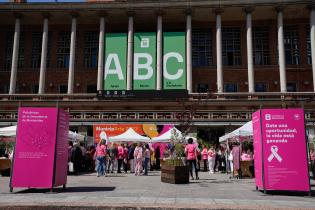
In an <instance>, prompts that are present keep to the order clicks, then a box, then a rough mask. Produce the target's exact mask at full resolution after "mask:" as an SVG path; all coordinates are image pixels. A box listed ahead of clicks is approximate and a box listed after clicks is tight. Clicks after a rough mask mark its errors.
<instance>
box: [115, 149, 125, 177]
mask: <svg viewBox="0 0 315 210" xmlns="http://www.w3.org/2000/svg"><path fill="white" fill-rule="evenodd" d="M117 149H118V155H117V161H118V168H117V173H121V166H122V164H123V160H124V154H125V152H124V148H123V147H122V144H120V145H118V148H117Z"/></svg>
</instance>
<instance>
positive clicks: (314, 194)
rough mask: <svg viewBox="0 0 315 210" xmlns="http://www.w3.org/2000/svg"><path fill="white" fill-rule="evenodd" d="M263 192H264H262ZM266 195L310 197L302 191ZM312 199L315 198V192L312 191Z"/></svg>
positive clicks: (276, 191)
mask: <svg viewBox="0 0 315 210" xmlns="http://www.w3.org/2000/svg"><path fill="white" fill-rule="evenodd" d="M260 192H263V191H260ZM266 195H279V196H281V195H283V196H309V193H308V192H301V191H281V190H280V191H278V190H274V191H267V193H266ZM311 197H315V190H311Z"/></svg>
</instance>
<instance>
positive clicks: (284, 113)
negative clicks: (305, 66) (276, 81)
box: [252, 109, 311, 193]
mask: <svg viewBox="0 0 315 210" xmlns="http://www.w3.org/2000/svg"><path fill="white" fill-rule="evenodd" d="M252 121H253V136H254V154H255V157H254V163H255V181H256V189H257V190H258V189H259V190H263V191H264V192H265V193H266V192H267V191H301V192H309V193H310V190H311V188H310V180H309V173H308V160H307V147H306V138H305V122H304V110H303V109H263V110H259V111H257V112H255V113H253V116H252Z"/></svg>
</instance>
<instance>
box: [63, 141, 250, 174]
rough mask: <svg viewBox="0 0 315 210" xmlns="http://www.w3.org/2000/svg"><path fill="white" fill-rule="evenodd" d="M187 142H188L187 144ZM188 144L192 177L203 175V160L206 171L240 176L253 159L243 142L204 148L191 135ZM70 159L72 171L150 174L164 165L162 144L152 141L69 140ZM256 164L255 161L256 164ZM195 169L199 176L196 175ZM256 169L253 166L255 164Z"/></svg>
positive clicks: (165, 152) (168, 151)
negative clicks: (244, 163) (242, 147)
mask: <svg viewBox="0 0 315 210" xmlns="http://www.w3.org/2000/svg"><path fill="white" fill-rule="evenodd" d="M183 146H184V145H183ZM184 147H185V153H184V157H185V159H186V164H187V165H188V166H189V167H190V176H191V179H199V177H198V171H199V170H202V169H201V168H200V165H201V162H202V163H203V171H205V172H206V171H208V172H209V174H214V173H216V172H222V173H224V172H231V173H233V176H235V177H239V176H240V161H250V162H253V155H252V151H251V150H250V149H247V150H245V151H244V152H243V153H240V146H239V145H238V144H232V145H230V147H229V148H226V147H224V146H223V145H218V146H217V147H216V148H215V147H214V146H206V145H203V147H202V148H199V147H198V144H196V143H194V142H193V139H192V138H190V139H188V144H187V145H186V146H184ZM68 151H69V160H68V162H69V163H70V164H71V165H72V166H71V167H69V173H71V174H78V173H81V172H93V171H95V170H96V171H97V176H106V175H107V174H109V173H114V171H115V172H117V173H127V172H128V171H129V172H130V173H133V174H135V175H148V170H149V168H150V169H151V170H153V169H156V170H159V169H160V159H161V151H160V148H159V145H158V146H157V147H155V148H153V147H152V145H149V144H142V143H132V144H117V143H112V144H110V146H109V145H107V144H106V141H104V140H102V141H100V142H99V143H98V144H97V145H96V147H95V146H90V147H88V148H85V147H84V145H83V143H82V142H81V143H72V142H69V148H68ZM173 152H174V150H173V149H172V148H169V147H165V149H163V157H168V156H171V155H172V153H173ZM252 166H253V164H252ZM193 171H194V172H195V177H194V176H193ZM252 173H253V167H252Z"/></svg>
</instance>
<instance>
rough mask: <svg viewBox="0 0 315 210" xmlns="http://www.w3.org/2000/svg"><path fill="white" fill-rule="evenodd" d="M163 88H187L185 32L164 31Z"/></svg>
mask: <svg viewBox="0 0 315 210" xmlns="http://www.w3.org/2000/svg"><path fill="white" fill-rule="evenodd" d="M163 35H164V40H163V41H164V42H163V43H164V44H163V46H164V47H163V88H164V89H186V47H185V46H186V44H185V43H186V41H185V33H184V32H164V34H163Z"/></svg>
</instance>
